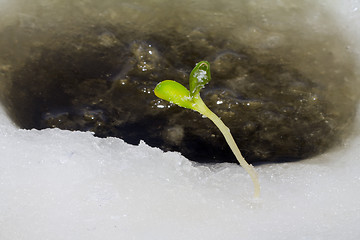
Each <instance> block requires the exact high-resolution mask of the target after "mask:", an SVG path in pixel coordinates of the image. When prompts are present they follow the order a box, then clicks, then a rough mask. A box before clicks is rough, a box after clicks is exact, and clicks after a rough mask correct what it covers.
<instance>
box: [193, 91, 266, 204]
mask: <svg viewBox="0 0 360 240" xmlns="http://www.w3.org/2000/svg"><path fill="white" fill-rule="evenodd" d="M194 102H195V103H196V105H195V106H194V108H195V109H196V110H197V111H198V112H200V113H201V114H203V115H205V116H206V117H208V118H209V119H210V120H211V121H212V122H213V123H214V124H215V125H216V126H217V127H218V128H219V130H220V131H221V133H222V134H223V135H224V137H225V140H226V142H227V143H228V145H229V146H230V148H231V150H232V152H233V153H234V155H235V157H236V159H237V160H238V161H239V163H240V165H241V166H242V167H243V168H244V169H245V171H246V172H247V173H248V174H249V175H250V177H251V179H252V181H253V184H254V197H259V196H260V184H259V179H258V177H257V174H256V172H255V169H254V166H253V165H251V164H248V163H247V162H246V160H245V159H244V157H243V156H242V155H241V152H240V150H239V148H238V147H237V145H236V143H235V140H234V138H233V136H232V135H231V132H230V129H229V128H228V127H227V126H226V125H225V124H224V122H223V121H222V120H221V119H220V118H219V117H218V116H217V115H216V114H215V113H213V112H212V111H211V110H210V109H209V108H208V107H207V106H206V105H205V103H204V102H203V101H202V99H201V98H200V95H198V96H196V97H195V98H194Z"/></svg>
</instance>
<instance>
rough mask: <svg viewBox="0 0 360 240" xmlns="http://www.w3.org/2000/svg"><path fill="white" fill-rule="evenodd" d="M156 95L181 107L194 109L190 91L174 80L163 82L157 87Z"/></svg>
mask: <svg viewBox="0 0 360 240" xmlns="http://www.w3.org/2000/svg"><path fill="white" fill-rule="evenodd" d="M154 93H155V95H156V96H157V97H158V98H161V99H164V100H166V101H169V102H171V103H175V104H177V105H179V106H180V107H184V108H189V109H194V108H193V102H192V97H190V92H189V90H187V89H186V87H184V86H183V85H181V84H180V83H178V82H175V81H173V80H165V81H162V82H160V83H158V85H156V87H155V89H154Z"/></svg>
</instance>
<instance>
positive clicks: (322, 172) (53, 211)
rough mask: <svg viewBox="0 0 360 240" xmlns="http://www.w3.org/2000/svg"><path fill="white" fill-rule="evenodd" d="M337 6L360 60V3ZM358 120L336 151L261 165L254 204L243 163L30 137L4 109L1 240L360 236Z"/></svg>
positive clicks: (78, 135)
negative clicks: (201, 162)
mask: <svg viewBox="0 0 360 240" xmlns="http://www.w3.org/2000/svg"><path fill="white" fill-rule="evenodd" d="M3 1H4V0H3ZM1 2H2V1H1V0H0V3H1ZM279 2H282V1H279ZM327 2H330V1H324V4H328V3H327ZM335 2H338V4H335V3H334V4H333V5H331V4H330V7H329V11H334V12H337V14H339V15H341V16H345V17H344V19H343V20H341V21H340V22H342V24H343V27H344V28H343V30H344V34H349V36H351V39H350V42H351V43H353V45H351V44H350V45H349V49H350V50H351V51H353V52H355V53H359V52H360V51H359V49H360V48H359V46H357V45H358V44H357V42H358V40H359V36H360V33H359V30H358V27H357V26H356V25H354V24H353V23H354V22H356V21H358V20H359V18H360V17H359V14H358V12H359V11H360V10H359V9H360V3H359V1H355V0H352V1H350V0H348V1H335ZM343 2H346V4H343ZM356 44H357V45H356ZM356 121H357V122H356V127H355V130H354V134H353V136H352V137H351V138H349V139H348V140H347V142H346V143H344V144H343V145H342V146H339V148H338V149H335V150H333V151H332V152H329V153H326V154H323V155H321V156H318V157H316V158H313V159H308V160H305V161H301V162H292V163H283V164H267V165H261V166H258V167H256V169H257V171H258V175H259V178H260V184H261V187H262V193H261V198H260V199H253V197H252V193H253V192H252V191H253V189H252V187H253V186H252V182H251V179H250V177H249V176H248V175H247V173H246V172H245V171H244V170H243V169H242V168H240V167H239V166H238V165H235V164H219V165H215V166H203V165H195V164H194V163H192V162H190V161H188V160H187V159H185V158H184V157H182V156H181V155H180V154H179V153H174V152H168V153H164V152H162V151H161V150H159V149H156V148H151V147H149V146H147V145H146V144H145V143H141V144H140V145H139V146H132V145H129V144H126V143H124V142H123V141H122V140H120V139H116V138H107V139H100V138H96V137H94V136H93V135H92V134H91V133H89V132H87V133H84V132H71V131H63V130H59V129H46V130H42V131H38V130H21V129H18V128H17V127H15V126H14V125H13V124H12V123H11V121H10V120H9V119H8V117H7V116H6V114H5V112H4V111H3V110H2V109H1V110H0V239H1V240H16V239H27V240H35V239H36V240H38V239H52V240H57V239H59V240H60V239H61V240H63V239H109V240H111V239H277V240H278V239H330V240H331V239H334V240H335V239H336V240H337V239H348V240H352V239H360V228H359V222H360V201H359V199H360V134H359V130H358V129H359V127H360V117H359V116H358V117H357V120H356Z"/></svg>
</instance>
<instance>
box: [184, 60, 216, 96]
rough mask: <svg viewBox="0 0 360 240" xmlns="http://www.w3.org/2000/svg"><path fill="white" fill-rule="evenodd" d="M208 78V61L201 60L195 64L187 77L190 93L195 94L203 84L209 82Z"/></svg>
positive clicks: (209, 76)
mask: <svg viewBox="0 0 360 240" xmlns="http://www.w3.org/2000/svg"><path fill="white" fill-rule="evenodd" d="M210 80H211V75H210V64H209V62H207V61H201V62H199V63H198V64H196V66H195V68H194V69H193V70H192V71H191V73H190V77H189V85H190V95H191V96H195V95H197V94H198V93H199V92H200V90H201V89H202V88H203V87H204V86H205V84H207V83H208V82H210Z"/></svg>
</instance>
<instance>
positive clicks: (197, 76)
mask: <svg viewBox="0 0 360 240" xmlns="http://www.w3.org/2000/svg"><path fill="white" fill-rule="evenodd" d="M210 79H211V76H210V64H209V63H208V62H207V61H201V62H199V63H198V64H197V65H196V66H195V68H194V69H193V70H192V71H191V73H190V77H189V85H190V91H189V90H188V89H186V87H184V86H183V85H181V84H180V83H178V82H175V81H173V80H165V81H162V82H160V83H159V84H158V85H157V86H156V87H155V90H154V93H155V95H156V96H157V97H159V98H161V99H164V100H166V101H169V102H171V103H174V104H176V105H179V106H180V107H184V108H188V109H192V110H194V111H197V112H199V113H200V114H202V115H204V116H206V117H207V118H209V119H210V120H211V121H212V122H213V123H214V124H215V125H216V126H217V127H218V128H219V130H220V131H221V133H222V134H223V135H224V137H225V140H226V142H227V143H228V145H229V146H230V148H231V150H232V152H233V153H234V155H235V157H236V159H237V160H238V161H239V163H240V165H241V166H242V167H243V168H244V169H245V170H246V171H247V173H248V174H249V175H250V177H251V179H252V181H253V183H254V196H255V197H259V196H260V184H259V180H258V177H257V174H256V172H255V169H254V167H253V166H252V165H251V164H250V165H249V164H248V163H247V162H246V160H245V159H244V157H243V156H242V155H241V152H240V150H239V148H238V147H237V145H236V143H235V140H234V138H233V137H232V135H231V133H230V129H229V128H228V127H227V126H226V125H225V124H224V123H223V121H222V120H221V119H220V118H219V117H218V116H217V115H216V114H215V113H213V112H212V111H211V110H210V109H209V108H208V107H207V106H206V105H205V103H204V102H203V100H202V99H201V97H200V90H201V89H202V88H204V87H205V85H206V84H207V83H208V82H209V81H210Z"/></svg>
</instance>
